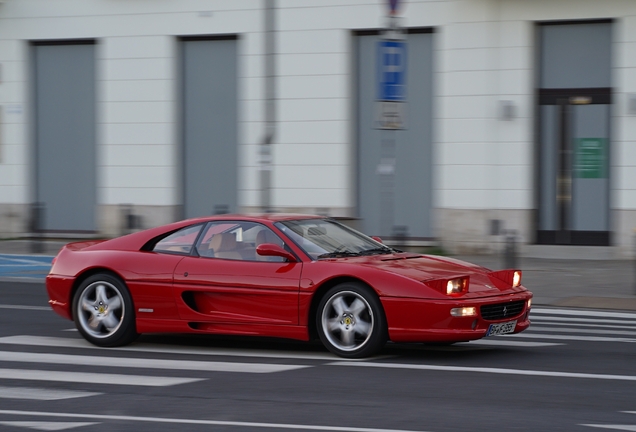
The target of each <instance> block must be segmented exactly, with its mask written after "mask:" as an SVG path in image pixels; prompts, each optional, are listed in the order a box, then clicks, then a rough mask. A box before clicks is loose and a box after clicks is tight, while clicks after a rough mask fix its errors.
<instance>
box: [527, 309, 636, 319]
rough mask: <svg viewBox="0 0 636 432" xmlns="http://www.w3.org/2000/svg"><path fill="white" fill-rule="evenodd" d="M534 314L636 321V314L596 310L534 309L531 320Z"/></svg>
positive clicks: (531, 312)
mask: <svg viewBox="0 0 636 432" xmlns="http://www.w3.org/2000/svg"><path fill="white" fill-rule="evenodd" d="M534 314H543V315H546V314H547V315H569V316H577V317H604V318H631V319H633V320H636V313H627V312H605V311H595V310H581V309H542V308H532V310H531V311H530V318H532V315H534Z"/></svg>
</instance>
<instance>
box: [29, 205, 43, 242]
mask: <svg viewBox="0 0 636 432" xmlns="http://www.w3.org/2000/svg"><path fill="white" fill-rule="evenodd" d="M29 230H30V231H31V252H33V253H42V252H44V243H43V241H42V231H43V230H44V204H43V203H41V202H34V203H31V214H30V220H29Z"/></svg>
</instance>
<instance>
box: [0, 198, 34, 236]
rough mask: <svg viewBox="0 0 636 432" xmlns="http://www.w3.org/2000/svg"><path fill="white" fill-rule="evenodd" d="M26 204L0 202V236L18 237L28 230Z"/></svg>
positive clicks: (27, 208)
mask: <svg viewBox="0 0 636 432" xmlns="http://www.w3.org/2000/svg"><path fill="white" fill-rule="evenodd" d="M29 208H30V207H29V206H28V205H27V204H0V238H12V237H20V236H21V235H22V233H25V232H27V231H29Z"/></svg>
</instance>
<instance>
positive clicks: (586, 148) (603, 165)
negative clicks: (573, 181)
mask: <svg viewBox="0 0 636 432" xmlns="http://www.w3.org/2000/svg"><path fill="white" fill-rule="evenodd" d="M574 177H576V178H586V179H598V178H607V138H576V139H575V140H574Z"/></svg>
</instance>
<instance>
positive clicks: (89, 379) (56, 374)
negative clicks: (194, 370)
mask: <svg viewBox="0 0 636 432" xmlns="http://www.w3.org/2000/svg"><path fill="white" fill-rule="evenodd" d="M0 379H11V380H30V381H54V382H73V383H91V384H93V385H94V384H113V385H130V386H147V387H167V386H173V385H178V384H188V383H193V382H197V381H204V378H176V377H161V376H146V375H143V376H142V375H120V374H104V373H87V372H60V371H46V370H31V369H0Z"/></svg>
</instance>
